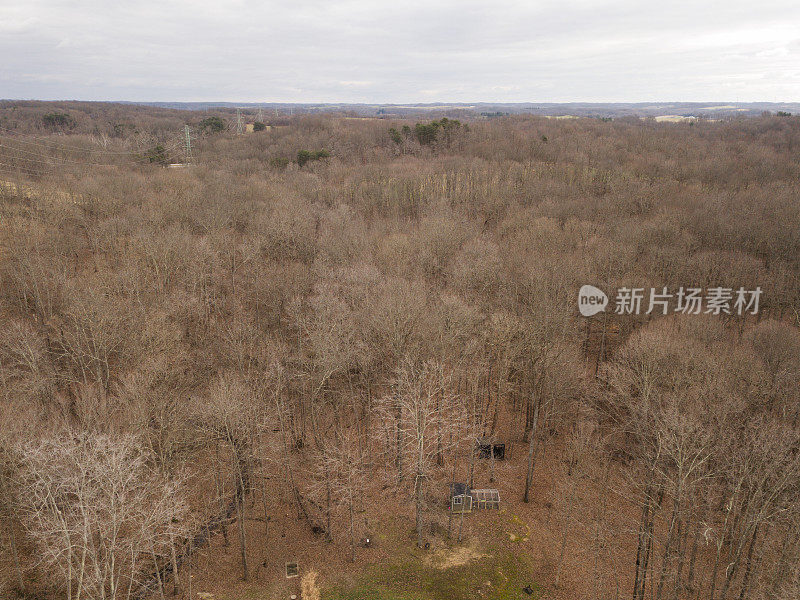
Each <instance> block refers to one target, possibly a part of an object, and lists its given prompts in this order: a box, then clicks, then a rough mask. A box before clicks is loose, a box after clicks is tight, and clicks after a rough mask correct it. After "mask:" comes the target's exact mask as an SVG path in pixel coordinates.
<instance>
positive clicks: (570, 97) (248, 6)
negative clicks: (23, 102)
mask: <svg viewBox="0 0 800 600" xmlns="http://www.w3.org/2000/svg"><path fill="white" fill-rule="evenodd" d="M0 98H37V99H81V100H133V101H148V100H151V101H238V102H367V103H374V102H396V103H403V102H440V101H445V102H446V101H450V102H456V101H458V102H471V101H487V102H570V101H575V102H648V101H664V100H672V101H711V100H714V101H741V102H747V101H772V102H774V101H786V102H788V101H800V1H798V0H763V1H761V2H754V1H752V0H751V1H748V2H743V1H739V0H729V1H724V2H723V1H719V0H706V1H705V2H704V1H703V0H691V1H676V2H666V1H665V2H654V1H652V0H617V1H609V0H606V1H602V0H572V1H569V0H567V1H564V0H557V1H556V0H528V1H506V2H502V1H501V2H491V1H487V0H484V1H482V2H473V1H471V0H458V1H450V0H445V1H441V0H426V1H418V0H407V1H401V0H397V1H394V2H385V1H383V0H372V1H366V0H352V1H336V0H324V1H320V0H295V1H292V2H269V1H248V0H214V1H208V0H0Z"/></svg>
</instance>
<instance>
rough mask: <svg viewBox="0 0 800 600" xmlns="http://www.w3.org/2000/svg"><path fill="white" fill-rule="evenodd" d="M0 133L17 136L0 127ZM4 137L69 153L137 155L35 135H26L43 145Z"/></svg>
mask: <svg viewBox="0 0 800 600" xmlns="http://www.w3.org/2000/svg"><path fill="white" fill-rule="evenodd" d="M0 131H5V132H7V133H13V134H17V132H15V131H13V130H11V129H8V128H5V127H0ZM17 135H18V134H17ZM5 137H7V138H10V139H13V140H14V141H17V142H19V143H21V144H30V145H32V146H42V147H44V148H56V149H59V150H67V151H71V152H92V153H96V154H119V155H122V154H136V153H137V151H135V150H125V151H117V150H101V149H99V148H82V147H80V146H72V145H70V144H62V143H61V142H56V141H55V140H50V139H49V138H45V137H41V136H36V135H28V137H31V138H33V139H35V140H41V141H43V142H45V143H40V142H32V141H30V140H28V139H23V138H20V137H13V138H11V136H5Z"/></svg>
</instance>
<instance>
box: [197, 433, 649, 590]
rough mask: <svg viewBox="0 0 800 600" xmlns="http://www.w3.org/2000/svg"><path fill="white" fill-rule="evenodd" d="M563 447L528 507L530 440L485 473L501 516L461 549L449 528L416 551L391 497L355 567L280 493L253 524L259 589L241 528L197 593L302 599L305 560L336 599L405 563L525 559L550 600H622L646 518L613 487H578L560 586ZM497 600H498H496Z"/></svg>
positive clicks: (548, 458)
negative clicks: (603, 501) (292, 572)
mask: <svg viewBox="0 0 800 600" xmlns="http://www.w3.org/2000/svg"><path fill="white" fill-rule="evenodd" d="M559 445H560V440H559V439H558V438H557V437H556V438H554V439H553V440H552V441H551V442H550V443H549V444H548V446H547V448H546V452H545V454H544V456H540V457H539V459H538V463H537V468H536V477H535V480H534V486H533V494H532V500H531V502H530V503H528V504H525V503H523V502H522V501H521V500H522V492H523V484H524V472H525V460H526V456H525V452H524V451H523V450H524V449H522V450H521V448H522V445H521V442H518V443H517V448H516V452H514V455H513V457H512V458H511V460H509V461H506V462H503V463H499V462H498V463H497V466H496V469H495V479H496V480H495V482H494V483H490V482H489V475H488V468H487V465H486V464H485V463H484V464H483V465H479V466H478V468H477V469H476V477H475V487H496V488H498V489H499V491H500V495H501V499H502V501H501V506H502V508H501V510H499V511H485V512H473V513H472V514H469V515H466V516H465V517H464V521H463V538H464V539H463V543H462V544H460V545H459V544H455V543H453V542H452V541H448V540H447V536H446V529H445V531H444V532H443V533H442V532H441V530H439V534H438V535H432V536H431V548H430V549H429V550H428V551H427V552H424V551H417V549H416V545H415V543H414V532H413V527H414V519H413V511H412V506H411V505H410V504H409V503H408V500H407V499H404V498H402V497H398V496H395V495H393V494H391V493H389V492H387V493H386V494H385V495H384V498H383V502H382V503H381V505H382V506H384V507H391V510H385V509H384V510H376V509H374V508H373V509H372V510H368V514H367V519H368V521H369V523H370V526H371V528H372V530H373V531H374V533H373V537H372V541H373V543H372V544H371V546H370V547H369V548H363V547H358V548H357V549H356V560H355V562H350V561H349V545H348V544H347V542H346V540H345V539H340V540H335V541H334V542H326V541H325V540H324V538H323V537H322V536H320V535H315V534H313V533H312V532H311V530H310V528H309V526H308V524H307V523H306V522H305V521H302V520H298V519H297V515H296V512H295V510H294V508H293V507H291V506H289V505H287V504H284V503H281V502H280V499H279V496H280V495H279V494H278V495H276V496H275V497H273V498H271V501H270V504H269V507H268V512H269V513H270V515H271V518H270V521H269V522H268V523H265V522H263V510H264V509H263V505H262V503H261V499H260V498H258V497H253V498H251V502H250V504H249V508H248V521H247V532H248V548H249V551H248V552H249V557H248V558H249V561H250V566H251V577H250V581H249V582H247V583H245V582H242V581H241V569H240V561H239V552H238V546H237V543H238V542H237V538H236V529H235V526H232V527H231V529H230V531H229V534H228V535H229V544H228V545H227V546H225V544H224V539H223V536H222V535H219V534H218V535H216V536H215V537H214V538H213V540H212V544H211V546H210V547H209V548H203V549H201V550H200V551H199V552H198V554H197V556H196V559H195V561H194V562H195V567H194V572H193V578H192V589H193V593H195V594H196V593H197V592H201V593H210V594H212V595H213V597H214V598H215V599H218V600H238V599H239V598H262V597H263V598H276V599H277V598H287V599H289V598H290V596H291V595H292V594H296V595H297V596H298V597H300V580H301V578H300V577H298V578H292V579H287V578H286V577H285V563H286V562H288V561H297V562H298V564H299V566H300V575H301V576H302V575H303V574H305V573H308V572H310V571H314V572H315V573H316V574H317V576H316V585H318V586H319V587H320V588H321V589H322V590H323V596H322V597H323V598H326V597H329V596H326V595H325V591H326V590H328V589H329V588H330V587H331V586H335V585H336V584H342V583H344V584H347V582H350V581H356V580H358V578H359V577H360V576H361V575H362V574H363V573H365V572H366V571H367V570H369V569H370V568H376V569H380V568H381V566H382V565H384V566H385V565H390V564H397V563H398V562H404V563H410V564H412V565H414V564H418V565H419V567H420V568H423V567H430V568H434V569H439V570H441V571H442V572H443V573H444V572H445V571H447V570H453V569H458V568H461V567H465V566H468V565H470V564H474V563H480V562H481V561H483V560H486V559H487V558H490V557H498V556H516V557H524V558H525V560H526V561H527V563H526V564H528V565H530V567H528V569H529V572H528V573H526V574H524V575H525V578H526V580H529V581H530V582H535V583H536V584H538V585H539V586H541V588H542V589H543V593H542V595H541V596H540V597H542V598H549V599H553V600H556V599H558V600H580V599H589V598H596V597H598V595H599V597H601V598H609V599H611V598H615V597H616V595H617V594H618V593H619V594H621V593H623V592H624V593H627V591H628V590H629V588H630V586H631V585H632V583H631V582H630V581H628V578H627V577H626V576H625V574H627V572H629V571H630V570H631V569H630V565H629V564H628V563H629V562H630V563H631V564H632V561H633V559H634V555H635V541H636V536H635V520H636V511H635V510H633V506H632V505H630V504H629V503H624V509H622V510H620V509H619V507H620V506H623V503H621V502H620V501H619V498H616V497H615V496H614V492H613V491H612V490H611V489H608V490H605V491H604V492H603V491H602V490H601V489H599V487H598V486H597V485H596V484H594V483H593V482H592V481H589V480H585V481H581V482H580V484H579V485H577V486H576V494H575V501H574V506H573V509H572V511H571V513H572V517H573V518H572V519H571V521H570V523H569V525H568V527H567V530H566V531H567V533H566V545H565V551H564V557H563V564H562V567H561V573H560V582H559V586H558V588H556V587H555V585H554V581H555V575H556V570H557V562H558V559H559V556H560V554H561V552H560V551H561V543H562V539H563V538H562V536H563V533H564V526H565V522H566V508H567V507H566V502H565V498H564V495H565V494H564V490H561V489H559V487H558V486H557V485H556V481H560V480H561V477H554V475H556V474H557V473H558V472H559V469H560V465H559V460H558V456H559V455H560V449H559ZM597 468H599V466H598V467H597ZM588 470H590V471H591V470H592V467H589V469H588ZM618 484H619V485H621V482H616V483H615V482H614V481H613V477H612V479H611V480H610V481H609V486H608V487H609V488H614V487H618ZM603 493H605V494H606V495H607V496H606V497H607V502H608V510H607V513H606V519H607V522H606V523H605V524H604V526H603V527H602V531H601V530H600V529H601V528H600V527H599V526H598V525H597V520H596V518H595V516H596V513H597V508H598V502H599V500H598V499H599V498H601V496H602V494H603ZM446 494H447V491H446V484H444V486H443V489H442V490H441V495H442V506H441V507H432V508H431V511H430V514H429V515H428V518H429V519H432V520H433V519H435V520H436V521H437V522H438V523H439V524H440V525H441V528H445V527H446V526H447V516H448V515H447V509H446V506H445V504H446ZM255 519H260V520H255ZM452 526H453V537H455V532H456V531H457V529H458V516H454V519H453V523H452ZM603 538H605V539H603ZM610 553H613V554H610ZM617 590H619V591H617ZM184 593H187V590H184ZM195 597H197V596H195ZM334 597H335V596H334ZM418 597H423V596H418ZM487 597H492V595H491V593H490V594H488V596H487ZM454 600H458V599H455V598H454Z"/></svg>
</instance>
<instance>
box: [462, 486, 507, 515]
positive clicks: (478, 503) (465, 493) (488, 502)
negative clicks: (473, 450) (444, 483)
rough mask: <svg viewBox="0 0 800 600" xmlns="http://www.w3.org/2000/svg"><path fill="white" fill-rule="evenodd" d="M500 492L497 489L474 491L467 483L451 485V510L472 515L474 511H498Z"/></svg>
mask: <svg viewBox="0 0 800 600" xmlns="http://www.w3.org/2000/svg"><path fill="white" fill-rule="evenodd" d="M499 508H500V492H499V491H498V490H495V489H484V490H473V489H470V487H469V486H468V485H467V484H466V483H451V484H450V510H451V511H452V512H454V513H471V512H472V511H473V510H493V509H494V510H497V509H499Z"/></svg>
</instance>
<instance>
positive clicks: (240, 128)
mask: <svg viewBox="0 0 800 600" xmlns="http://www.w3.org/2000/svg"><path fill="white" fill-rule="evenodd" d="M243 133H244V119H242V109H241V108H237V109H236V135H242V134H243Z"/></svg>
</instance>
